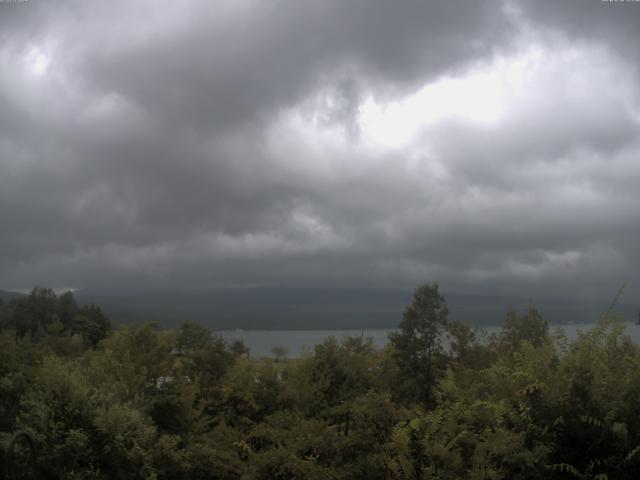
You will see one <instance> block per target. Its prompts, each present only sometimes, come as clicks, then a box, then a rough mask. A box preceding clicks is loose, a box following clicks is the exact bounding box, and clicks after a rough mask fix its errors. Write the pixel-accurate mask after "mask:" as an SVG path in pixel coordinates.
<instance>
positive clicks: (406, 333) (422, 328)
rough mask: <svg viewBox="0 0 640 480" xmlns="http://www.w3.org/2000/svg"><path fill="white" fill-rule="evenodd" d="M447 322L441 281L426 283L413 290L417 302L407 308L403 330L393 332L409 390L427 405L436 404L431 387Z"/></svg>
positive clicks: (437, 367)
mask: <svg viewBox="0 0 640 480" xmlns="http://www.w3.org/2000/svg"><path fill="white" fill-rule="evenodd" d="M447 324H448V308H447V304H446V301H445V298H444V296H443V295H442V294H440V292H439V291H438V284H436V283H434V284H432V285H422V286H419V287H417V288H416V289H415V291H414V292H413V303H412V304H411V305H409V306H408V307H407V308H406V309H405V311H404V315H403V319H402V321H401V322H400V325H399V331H398V332H394V333H391V334H390V335H389V339H390V341H391V344H392V345H393V347H394V349H395V356H396V360H397V362H398V365H399V367H400V370H401V372H402V374H403V375H404V378H405V379H406V381H407V385H406V386H405V390H406V391H408V393H409V392H411V393H412V395H411V397H412V398H414V399H415V400H417V401H419V402H421V403H423V404H425V405H432V400H433V399H432V395H431V388H432V387H433V386H434V384H435V381H436V378H437V374H438V371H439V369H440V363H441V360H442V354H443V349H442V344H441V336H442V334H443V332H444V331H445V329H446V327H447ZM407 387H408V388H407Z"/></svg>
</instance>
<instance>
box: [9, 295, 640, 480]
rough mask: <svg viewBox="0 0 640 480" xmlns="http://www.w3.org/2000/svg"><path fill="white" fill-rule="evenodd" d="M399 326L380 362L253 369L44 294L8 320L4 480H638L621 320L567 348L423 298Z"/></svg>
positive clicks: (340, 353)
mask: <svg viewBox="0 0 640 480" xmlns="http://www.w3.org/2000/svg"><path fill="white" fill-rule="evenodd" d="M398 319H399V324H398V328H397V330H396V331H395V332H394V333H392V334H391V335H390V338H389V342H388V345H387V346H386V347H385V348H383V349H377V348H375V347H374V346H373V344H372V341H371V340H370V339H367V338H366V337H364V336H355V337H345V338H342V339H337V338H328V339H326V340H325V341H324V342H323V343H321V344H319V345H316V346H315V347H314V348H313V349H312V350H310V351H309V352H308V353H307V354H305V355H303V356H302V357H300V358H288V356H287V352H286V350H284V349H274V355H273V356H272V357H269V358H255V357H252V356H251V352H249V351H248V349H247V348H246V347H244V345H242V344H241V343H236V344H234V345H229V344H227V343H226V342H225V341H224V340H223V339H222V338H221V337H220V336H218V335H216V334H215V333H214V332H211V331H210V330H209V329H207V328H205V327H203V326H201V325H198V324H196V323H193V322H184V323H182V324H181V325H180V327H179V328H177V329H163V328H161V326H159V325H157V324H154V323H144V324H139V325H125V326H119V327H118V328H112V326H111V324H110V321H109V319H108V318H107V317H106V316H105V315H104V314H103V313H102V311H101V310H100V308H99V307H97V306H92V305H89V306H81V305H79V304H78V303H77V302H76V300H75V299H74V297H73V294H72V293H69V292H68V293H64V294H62V295H57V294H55V293H54V292H53V291H52V290H49V289H43V288H36V289H34V290H33V291H32V292H31V294H30V295H28V296H24V297H20V298H15V299H12V300H10V301H7V302H4V303H1V304H0V460H1V463H2V468H1V469H0V478H42V479H194V480H195V479H198V480H199V479H203V480H204V479H220V480H231V479H256V480H258V479H260V480H275V479H282V480H294V479H295V480H302V479H317V480H320V479H322V480H325V479H336V480H337V479H372V480H373V479H398V480H400V479H407V480H408V479H442V480H448V479H473V480H480V479H495V480H497V479H512V480H525V479H600V480H603V479H612V480H613V479H622V480H624V479H632V478H634V479H635V478H638V472H640V348H639V347H638V345H636V344H634V343H633V342H632V341H631V339H630V338H629V337H628V336H626V335H625V332H624V322H623V321H622V319H620V318H616V316H615V315H613V314H612V312H611V310H610V311H608V312H605V313H603V315H602V316H601V319H600V320H599V322H598V323H597V324H594V326H593V328H592V329H591V330H589V331H585V332H582V333H581V334H580V335H579V337H578V338H577V339H576V340H572V341H570V340H569V339H567V338H566V336H565V335H564V334H563V333H562V331H561V330H560V329H551V328H550V327H549V325H548V324H547V322H546V321H545V320H544V318H542V316H541V315H540V313H539V312H538V311H537V310H536V309H535V308H534V307H533V306H531V307H530V308H528V309H526V310H524V311H520V312H518V311H515V310H512V311H509V312H505V318H504V319H503V323H502V325H503V326H502V329H501V330H500V332H499V333H497V334H492V335H487V334H485V333H483V332H482V331H481V330H478V329H475V328H472V327H470V326H468V325H465V324H463V323H461V322H458V321H456V320H455V319H452V318H449V313H448V309H447V304H446V298H445V296H444V295H443V294H442V293H441V292H440V290H439V287H438V285H437V284H425V285H421V286H418V287H417V288H416V289H415V291H414V295H413V301H412V303H410V304H409V305H408V306H407V307H406V309H405V311H404V313H402V312H398ZM445 339H446V342H445ZM18 431H24V432H27V433H28V435H29V436H30V438H32V439H33V440H34V443H35V447H36V455H35V462H34V461H33V459H31V458H30V457H29V454H30V452H29V450H28V449H27V448H26V447H24V446H23V447H22V448H20V447H19V448H17V449H15V451H14V452H13V454H12V455H9V450H10V449H9V446H10V443H11V440H12V437H13V434H14V433H15V432H18Z"/></svg>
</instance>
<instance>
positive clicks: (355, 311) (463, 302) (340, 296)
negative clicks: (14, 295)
mask: <svg viewBox="0 0 640 480" xmlns="http://www.w3.org/2000/svg"><path fill="white" fill-rule="evenodd" d="M445 294H446V298H447V304H448V306H449V312H450V313H449V317H450V318H451V319H457V320H462V321H464V322H466V323H469V324H472V325H478V326H489V325H500V324H502V322H503V320H504V318H505V316H506V313H507V311H508V310H509V309H511V308H517V309H518V310H523V309H525V308H527V306H528V305H530V304H533V305H535V306H536V307H537V308H538V309H539V310H540V311H541V313H542V315H543V317H544V318H546V319H547V320H548V321H549V323H551V324H561V323H591V322H595V321H596V320H597V319H598V317H599V316H600V315H601V314H602V313H603V312H604V311H605V310H606V309H607V307H608V306H609V303H608V302H597V301H591V302H588V301H578V300H549V299H532V300H526V299H521V298H513V297H503V296H496V295H482V294H465V293H448V294H447V293H446V292H445ZM74 295H75V296H76V298H77V299H78V301H79V302H81V303H95V304H96V305H99V306H100V307H102V308H103V310H104V311H105V312H106V313H107V315H109V316H110V317H111V319H112V320H113V321H114V322H115V323H138V322H141V321H146V320H154V321H158V322H160V323H161V324H163V325H168V326H176V325H178V324H179V323H181V322H182V321H184V320H193V321H196V322H199V323H202V324H204V325H207V326H209V327H211V328H213V329H218V330H228V329H244V330H312V329H376V328H385V329H386V328H395V327H396V326H397V325H398V323H399V322H400V320H401V319H402V312H403V311H404V308H405V307H406V305H408V304H409V303H410V302H411V296H412V292H411V291H410V290H399V289H398V290H396V289H312V288H276V287H268V288H267V287H259V288H237V289H219V290H211V291H155V292H138V293H132V294H118V295H101V294H99V292H83V291H82V290H79V291H77V292H75V293H74ZM639 310H640V305H639V304H637V303H631V302H621V303H620V304H618V305H617V306H616V308H615V312H616V313H621V314H623V315H624V316H625V319H626V320H627V321H635V320H636V318H637V316H638V311H639Z"/></svg>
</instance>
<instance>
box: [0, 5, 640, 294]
mask: <svg viewBox="0 0 640 480" xmlns="http://www.w3.org/2000/svg"><path fill="white" fill-rule="evenodd" d="M0 72H1V73H0V288H4V289H15V288H29V287H31V286H33V285H35V284H38V285H46V286H53V287H61V286H65V287H76V288H129V287H132V288H133V287H135V288H140V287H141V286H142V287H144V288H149V289H165V288H193V287H198V288H201V287H214V286H232V285H240V286H242V285H284V286H298V285H303V286H320V287H402V288H407V287H412V286H415V285H416V284H419V283H424V282H431V281H438V282H440V284H441V285H442V286H443V287H444V288H445V290H449V291H462V292H492V293H501V294H517V295H525V296H532V295H545V296H583V295H589V296H593V295H596V296H603V297H604V298H610V297H612V296H613V295H614V294H615V290H616V289H617V288H619V286H620V285H621V284H622V283H623V282H625V281H627V282H629V289H628V290H627V295H631V296H632V297H633V296H637V295H638V294H639V293H640V288H639V287H640V3H638V2H627V3H622V2H614V3H605V2H601V1H600V0H580V1H578V0H576V1H568V0H565V1H535V2H534V1H533V0H522V1H515V0H514V1H491V0H487V1H482V2H480V1H468V0H464V1H462V0H447V1H438V2H436V1H418V0H413V1H409V0H407V1H388V0H366V1H365V0H322V1H309V2H306V1H300V0H228V1H211V0H202V1H179V2H177V1H171V2H170V1H157V0H137V1H135V2H131V1H128V0H127V1H124V0H115V1H114V0H110V1H100V2H98V1H80V0H77V1H68V2H44V1H42V2H41V1H37V0H30V1H23V2H0ZM634 298H635V297H634Z"/></svg>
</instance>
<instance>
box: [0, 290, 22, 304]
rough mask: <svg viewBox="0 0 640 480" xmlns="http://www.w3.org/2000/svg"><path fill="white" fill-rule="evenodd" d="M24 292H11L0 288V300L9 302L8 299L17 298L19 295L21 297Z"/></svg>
mask: <svg viewBox="0 0 640 480" xmlns="http://www.w3.org/2000/svg"><path fill="white" fill-rule="evenodd" d="M23 296H24V293H18V292H11V291H7V290H0V300H2V301H3V302H9V301H10V300H13V299H14V298H19V297H23Z"/></svg>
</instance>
